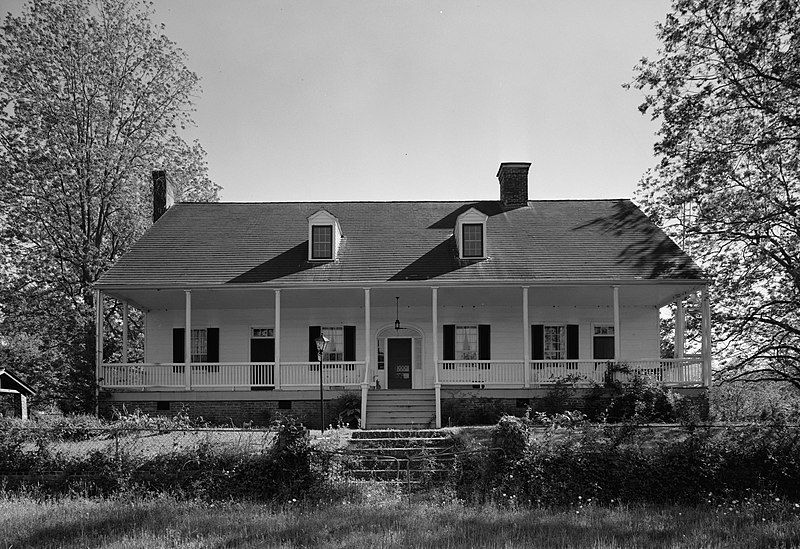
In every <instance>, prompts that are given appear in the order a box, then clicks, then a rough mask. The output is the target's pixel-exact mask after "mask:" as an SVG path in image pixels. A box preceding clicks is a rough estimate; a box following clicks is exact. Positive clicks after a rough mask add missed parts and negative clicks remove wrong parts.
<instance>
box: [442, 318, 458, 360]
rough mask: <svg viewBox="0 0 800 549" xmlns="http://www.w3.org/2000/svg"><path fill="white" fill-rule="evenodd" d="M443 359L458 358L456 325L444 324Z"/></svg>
mask: <svg viewBox="0 0 800 549" xmlns="http://www.w3.org/2000/svg"><path fill="white" fill-rule="evenodd" d="M442 336H443V337H442V339H443V341H442V343H443V346H442V360H455V359H456V325H455V324H445V325H443V326H442Z"/></svg>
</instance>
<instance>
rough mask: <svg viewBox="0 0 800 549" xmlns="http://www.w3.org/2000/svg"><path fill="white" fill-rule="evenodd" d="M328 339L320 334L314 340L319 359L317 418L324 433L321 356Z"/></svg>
mask: <svg viewBox="0 0 800 549" xmlns="http://www.w3.org/2000/svg"><path fill="white" fill-rule="evenodd" d="M329 341H330V339H328V338H327V337H325V334H324V333H322V332H320V333H319V337H317V339H315V340H314V343H316V344H317V356H318V357H319V418H320V421H321V422H322V431H323V432H324V431H325V402H324V400H323V398H322V355H323V353H325V347H327V346H328V342H329Z"/></svg>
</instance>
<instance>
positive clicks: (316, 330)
mask: <svg viewBox="0 0 800 549" xmlns="http://www.w3.org/2000/svg"><path fill="white" fill-rule="evenodd" d="M321 331H322V327H321V326H309V327H308V360H309V361H312V362H316V361H317V360H319V355H318V354H317V342H316V341H314V340H315V339H317V338H318V337H319V334H320V332H321Z"/></svg>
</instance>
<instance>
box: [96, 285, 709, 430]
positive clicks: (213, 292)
mask: <svg viewBox="0 0 800 549" xmlns="http://www.w3.org/2000/svg"><path fill="white" fill-rule="evenodd" d="M698 294H699V295H698ZM96 295H97V301H96V303H97V304H98V306H97V320H98V322H97V328H98V329H97V334H96V336H97V349H98V356H97V382H98V387H101V388H103V389H108V390H111V391H141V392H148V391H219V392H224V391H281V390H302V389H306V390H308V389H313V388H316V387H319V386H320V381H321V382H322V385H323V387H324V388H326V389H330V388H351V389H355V390H360V391H361V394H362V417H363V416H365V415H366V402H367V400H368V398H369V393H370V390H378V389H379V388H380V389H392V388H398V389H399V388H409V389H428V390H430V389H434V390H435V392H436V395H437V399H436V400H437V425H440V422H441V417H440V416H441V413H440V410H439V406H438V403H439V402H440V398H441V397H440V391H441V389H442V388H479V389H480V388H494V389H506V388H507V389H528V388H532V389H535V388H546V387H549V386H552V385H553V384H554V383H556V382H558V381H563V380H568V381H569V382H571V383H574V384H577V385H582V384H585V385H589V384H591V383H592V382H595V383H603V382H604V381H607V380H609V379H617V380H619V381H621V382H623V383H624V382H625V381H626V380H628V379H630V378H631V377H632V376H633V375H639V376H647V377H649V378H650V379H652V380H654V381H656V382H658V383H662V384H665V385H669V386H675V387H702V386H708V385H709V383H710V372H711V370H710V366H711V356H710V317H709V313H708V294H707V290H706V288H705V285H703V284H702V283H698V282H697V281H652V280H651V281H625V282H620V283H619V284H617V283H609V282H608V281H604V282H597V281H595V282H582V283H575V282H572V283H563V282H562V283H552V284H541V283H539V284H536V285H529V286H520V285H499V284H498V285H490V284H482V285H477V284H476V285H474V286H465V285H459V286H445V285H439V286H431V285H430V284H425V285H422V284H420V285H415V284H413V283H404V284H393V285H383V286H381V287H376V288H365V287H346V286H342V287H335V288H331V287H318V286H317V287H314V286H311V285H309V286H305V287H281V288H264V287H261V286H259V287H236V288H137V289H107V290H104V291H103V292H101V291H99V290H98V291H97V294H96ZM692 296H697V297H698V298H699V299H697V300H696V301H698V302H699V303H700V307H699V311H700V313H701V314H700V316H701V321H700V324H701V326H702V330H701V331H702V338H701V341H700V342H699V345H696V344H693V345H687V344H686V341H685V336H684V334H685V333H686V329H685V326H686V311H685V303H686V300H687V298H690V297H692ZM112 299H113V300H115V301H116V302H117V303H114V302H112V301H111V300H112ZM671 303H674V304H675V305H674V309H675V311H676V314H675V336H674V349H675V350H674V356H670V357H669V358H664V357H661V356H660V355H661V353H660V349H659V339H660V334H659V327H658V323H659V317H658V309H659V308H660V307H663V306H665V305H668V304H671ZM112 305H113V306H117V307H118V308H119V310H120V315H119V316H120V319H119V323H120V329H119V330H118V332H119V338H120V341H119V342H118V345H116V346H115V347H114V348H115V349H117V348H118V350H117V351H114V352H113V353H112V352H104V343H106V345H105V347H108V345H107V343H108V341H107V339H108V337H107V334H106V330H105V326H104V324H105V323H104V319H105V318H106V316H107V315H106V314H104V312H106V311H107V308H108V307H110V306H112ZM131 308H136V309H138V310H140V311H142V312H143V313H144V314H143V318H144V324H145V327H144V336H145V338H144V339H145V343H144V347H145V348H144V351H143V352H141V353H139V354H140V355H141V356H140V357H139V359H138V360H135V361H134V360H131V352H130V341H129V331H130V330H129V320H128V319H129V314H130V309H131ZM398 323H399V325H398ZM198 327H200V329H201V330H207V332H206V337H207V338H208V340H207V342H206V344H207V348H205V349H204V350H203V352H205V353H206V354H202V352H201V353H198V348H197V345H198V343H197V340H196V338H195V336H196V333H197V331H198ZM313 327H317V328H320V329H322V330H326V329H329V327H334V328H330V329H338V327H343V329H342V334H341V337H340V339H343V340H344V347H345V352H344V353H338V354H335V353H334V354H331V355H330V356H328V357H326V358H325V359H324V360H323V363H322V379H321V380H320V364H319V360H318V357H316V356H313V357H312V352H311V351H310V350H309V329H310V328H313ZM348 328H349V331H348ZM214 330H216V332H214ZM176 334H179V336H180V338H181V339H180V340H176V337H178V336H176ZM212 334H214V337H212ZM193 338H195V339H193ZM214 338H216V339H214ZM348 338H349V339H348ZM212 340H213V345H216V348H215V349H212V346H213V345H212ZM351 340H352V341H351ZM337 343H338V344H339V345H342V341H338V342H337ZM348 344H349V349H347V347H348ZM176 347H181V348H182V353H180V357H179V358H180V359H181V360H174V358H176V357H177V356H178V353H176V352H175V348H176ZM340 350H341V349H340ZM212 354H213V357H212ZM198 358H201V359H202V358H205V359H206V360H197V359H198ZM209 358H213V360H209ZM223 398H224V397H223Z"/></svg>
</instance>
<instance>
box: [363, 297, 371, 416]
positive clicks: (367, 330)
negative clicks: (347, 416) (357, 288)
mask: <svg viewBox="0 0 800 549" xmlns="http://www.w3.org/2000/svg"><path fill="white" fill-rule="evenodd" d="M371 317H372V311H371V309H370V301H369V288H364V379H363V380H361V428H362V429H366V428H367V397H368V396H369V384H370V381H371V377H370V363H371V362H372V361H371V360H370V359H371V358H372V346H371V345H370V343H371V341H372V335H371V334H372V328H371V327H370V320H371Z"/></svg>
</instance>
